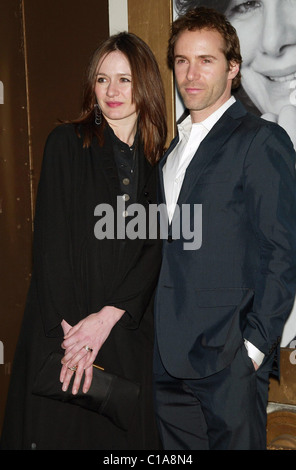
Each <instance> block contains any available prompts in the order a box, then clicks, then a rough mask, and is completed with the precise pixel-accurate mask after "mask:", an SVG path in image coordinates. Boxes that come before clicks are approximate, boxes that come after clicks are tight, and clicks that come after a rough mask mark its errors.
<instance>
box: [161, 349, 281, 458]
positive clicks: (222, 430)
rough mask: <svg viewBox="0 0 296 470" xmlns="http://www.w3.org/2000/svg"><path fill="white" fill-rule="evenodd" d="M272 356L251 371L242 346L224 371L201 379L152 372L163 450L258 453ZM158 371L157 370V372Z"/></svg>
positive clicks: (263, 436)
mask: <svg viewBox="0 0 296 470" xmlns="http://www.w3.org/2000/svg"><path fill="white" fill-rule="evenodd" d="M271 365H272V358H270V357H269V358H267V359H266V360H265V361H264V362H263V364H262V365H261V366H260V368H259V369H258V370H257V371H255V369H254V366H253V363H252V361H251V360H250V358H249V357H248V355H247V350H246V348H245V346H244V345H242V346H241V348H240V349H239V350H238V351H237V354H236V356H235V358H234V360H233V361H232V363H231V364H230V365H229V366H228V367H226V368H225V369H223V370H221V371H220V372H217V373H216V374H213V375H211V376H209V377H205V378H201V379H192V380H187V379H179V378H174V377H172V376H171V375H170V374H168V373H167V371H166V370H165V369H164V368H163V371H162V372H163V373H158V374H154V394H155V406H156V416H157V422H158V427H159V431H160V436H161V439H162V442H163V446H164V449H165V450H214V449H216V450H251V449H252V450H254V449H256V450H260V449H262V450H264V449H266V408H267V401H268V385H269V374H270V371H271ZM157 369H158V370H159V367H158V368H157Z"/></svg>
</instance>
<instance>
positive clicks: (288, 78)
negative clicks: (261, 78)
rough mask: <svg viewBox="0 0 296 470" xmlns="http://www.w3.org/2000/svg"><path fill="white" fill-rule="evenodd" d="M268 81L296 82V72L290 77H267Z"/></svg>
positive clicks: (289, 75)
mask: <svg viewBox="0 0 296 470" xmlns="http://www.w3.org/2000/svg"><path fill="white" fill-rule="evenodd" d="M267 78H268V80H271V81H272V82H280V83H283V82H290V81H291V80H294V79H295V78H296V72H294V73H290V74H288V75H282V76H280V77H278V76H275V77H273V76H267Z"/></svg>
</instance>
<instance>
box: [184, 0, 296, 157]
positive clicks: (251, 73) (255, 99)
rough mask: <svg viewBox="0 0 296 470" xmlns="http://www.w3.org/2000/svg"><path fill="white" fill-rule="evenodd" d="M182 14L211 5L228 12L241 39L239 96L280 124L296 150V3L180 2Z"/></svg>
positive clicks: (269, 0) (285, 0) (267, 0)
mask: <svg viewBox="0 0 296 470" xmlns="http://www.w3.org/2000/svg"><path fill="white" fill-rule="evenodd" d="M175 4H176V11H177V13H178V14H181V13H182V12H184V11H186V10H187V9H189V8H194V7H196V6H201V5H205V6H207V7H210V8H215V9H216V10H218V11H220V12H222V13H224V14H225V15H226V16H227V18H228V19H229V21H230V22H231V24H232V25H233V26H234V27H235V28H236V30H237V34H238V36H239V39H240V44H241V53H242V57H243V63H242V69H241V70H242V86H243V90H242V89H241V90H239V92H238V95H237V96H238V97H239V98H241V100H242V101H243V103H244V104H245V105H247V107H249V109H250V110H251V111H253V112H255V113H256V114H258V115H261V116H262V117H263V118H265V119H267V120H270V121H274V122H277V123H278V124H280V125H281V126H282V127H283V128H284V129H285V130H286V131H287V133H288V134H289V136H290V138H291V140H292V142H293V144H294V147H295V148H296V0H259V1H244V0H209V1H203V0H175Z"/></svg>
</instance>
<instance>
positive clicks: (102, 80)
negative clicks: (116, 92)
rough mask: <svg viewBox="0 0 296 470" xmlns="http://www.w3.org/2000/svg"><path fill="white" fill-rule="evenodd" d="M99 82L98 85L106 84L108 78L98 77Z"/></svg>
mask: <svg viewBox="0 0 296 470" xmlns="http://www.w3.org/2000/svg"><path fill="white" fill-rule="evenodd" d="M97 82H98V83H105V82H106V78H104V77H97Z"/></svg>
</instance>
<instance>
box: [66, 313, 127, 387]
mask: <svg viewBox="0 0 296 470" xmlns="http://www.w3.org/2000/svg"><path fill="white" fill-rule="evenodd" d="M123 313H124V310H121V309H118V308H116V307H112V306H106V307H103V308H102V309H101V310H100V311H99V312H97V313H92V314H90V315H88V316H87V317H86V318H84V319H83V320H81V321H80V322H78V323H77V324H76V325H75V326H73V327H71V325H69V324H68V323H67V322H66V321H65V320H63V321H62V328H63V331H64V340H63V342H62V345H61V346H62V348H63V349H65V354H64V357H63V359H62V369H61V373H60V381H61V382H62V384H63V385H62V389H63V391H67V390H68V387H69V384H70V381H71V379H72V377H73V374H75V377H74V381H73V385H72V393H73V394H74V395H75V394H77V392H78V390H79V388H80V384H81V380H82V379H83V375H84V381H83V387H82V391H83V392H84V393H87V392H88V390H89V388H90V386H91V383H92V377H93V367H92V365H93V363H94V361H95V359H96V357H97V354H98V352H99V350H100V348H101V347H102V345H103V344H104V342H105V341H106V339H107V338H108V336H109V334H110V331H111V330H112V328H113V326H114V325H115V324H116V323H117V322H118V320H119V319H120V318H121V317H122V315H123Z"/></svg>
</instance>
